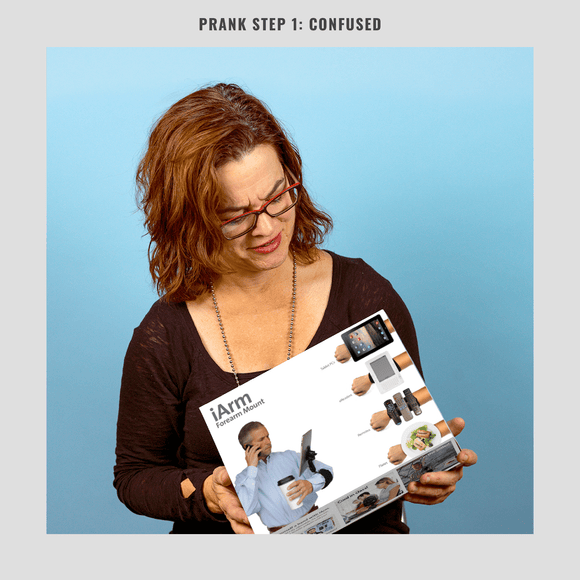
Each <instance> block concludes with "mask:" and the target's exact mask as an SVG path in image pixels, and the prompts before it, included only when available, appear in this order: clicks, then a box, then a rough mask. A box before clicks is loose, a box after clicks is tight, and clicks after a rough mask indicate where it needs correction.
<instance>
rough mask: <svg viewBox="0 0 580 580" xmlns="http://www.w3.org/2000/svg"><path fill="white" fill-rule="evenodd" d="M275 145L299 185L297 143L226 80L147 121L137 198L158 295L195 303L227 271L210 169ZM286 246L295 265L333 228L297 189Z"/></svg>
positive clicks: (312, 252) (310, 254)
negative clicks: (151, 122) (149, 127)
mask: <svg viewBox="0 0 580 580" xmlns="http://www.w3.org/2000/svg"><path fill="white" fill-rule="evenodd" d="M263 144H269V145H271V146H272V147H274V149H275V150H276V152H277V154H278V158H279V160H280V163H281V164H282V166H283V168H284V170H285V173H286V175H287V176H290V175H291V176H292V178H293V179H295V180H296V181H298V182H300V183H301V182H302V160H301V158H300V154H299V152H298V149H297V147H296V146H295V145H294V143H293V142H292V141H291V139H290V137H289V136H288V135H287V133H286V132H285V131H284V129H283V128H282V126H281V125H280V123H279V122H278V121H277V120H276V118H275V117H274V116H273V115H272V113H271V112H270V110H269V109H268V107H267V106H266V105H265V104H264V103H263V102H262V101H260V100H259V99H257V98H256V97H254V96H252V95H250V94H248V93H246V92H244V91H243V90H242V89H241V88H240V87H238V86H237V85H233V84H223V83H220V84H217V85H214V86H209V87H205V88H202V89H200V90H198V91H196V92H194V93H192V94H190V95H188V96H187V97H184V98H183V99H181V100H179V101H178V102H177V103H175V104H174V105H172V106H171V107H170V108H169V109H168V110H167V111H166V112H165V114H163V115H162V116H161V117H160V118H159V120H158V121H157V122H156V123H155V124H154V126H153V128H152V130H151V133H150V136H149V143H148V148H147V151H146V152H145V155H144V156H143V158H142V159H141V162H140V163H139V167H138V169H137V176H136V181H137V203H138V206H139V208H140V209H141V210H142V211H143V213H144V215H145V227H146V229H147V232H148V233H149V236H150V242H149V250H148V257H149V271H150V273H151V276H152V278H153V282H154V285H155V287H156V290H157V292H158V293H159V295H160V296H161V297H162V299H163V300H166V301H170V302H181V301H184V300H194V299H195V298H196V297H197V296H199V295H201V294H203V293H204V292H206V291H207V290H208V289H209V286H210V284H211V281H212V280H214V279H215V278H216V277H217V276H219V275H220V274H224V273H226V272H227V269H226V267H225V264H224V263H223V261H222V260H221V253H222V249H223V247H224V244H226V243H227V240H226V239H225V238H224V236H223V234H222V232H221V228H220V223H221V222H220V219H219V217H218V215H217V210H218V208H219V203H220V195H221V188H220V185H219V182H218V178H217V170H218V169H219V168H220V167H221V166H223V165H224V164H226V163H228V162H229V161H237V160H239V159H241V158H242V157H243V156H244V155H246V154H247V153H250V152H251V151H252V150H253V149H254V148H255V147H256V146H257V145H263ZM295 211H296V221H295V226H294V234H293V236H292V239H291V242H290V248H291V250H292V251H293V252H294V253H295V255H296V259H297V260H298V261H299V262H300V263H302V264H308V263H312V262H313V261H314V260H315V249H316V248H317V247H318V246H320V244H321V243H322V242H323V240H324V236H325V235H326V234H327V233H328V232H329V231H330V230H331V229H332V219H331V218H330V216H329V215H328V214H326V213H325V212H324V211H322V210H321V209H319V208H318V207H317V206H316V205H315V203H314V202H313V201H312V200H311V198H310V196H309V195H308V193H307V191H306V189H305V188H304V187H302V188H301V192H300V201H299V203H298V204H297V205H296V206H295Z"/></svg>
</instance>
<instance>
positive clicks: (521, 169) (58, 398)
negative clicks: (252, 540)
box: [47, 48, 533, 534]
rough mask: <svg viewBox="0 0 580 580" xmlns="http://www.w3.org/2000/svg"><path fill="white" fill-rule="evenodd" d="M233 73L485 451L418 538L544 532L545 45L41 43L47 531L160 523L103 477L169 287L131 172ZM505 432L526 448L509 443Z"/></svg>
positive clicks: (151, 528)
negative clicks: (539, 50)
mask: <svg viewBox="0 0 580 580" xmlns="http://www.w3.org/2000/svg"><path fill="white" fill-rule="evenodd" d="M221 81H227V82H235V83H238V84H240V85H241V86H242V87H244V88H246V89H247V90H249V91H250V92H252V93H254V94H255V95H256V96H258V97H259V98H261V99H263V100H264V101H265V102H266V103H268V105H269V106H270V107H271V108H272V110H273V112H274V114H275V115H276V116H277V117H278V118H279V119H280V120H281V121H282V122H283V123H284V124H285V126H286V127H287V128H288V129H289V131H290V133H291V134H292V135H293V137H294V139H295V141H296V142H297V144H298V146H299V148H300V151H301V154H302V157H303V160H304V163H305V168H304V175H305V183H306V185H307V186H308V188H309V191H310V192H311V193H312V194H313V195H314V197H315V198H316V199H317V200H318V201H319V202H320V203H321V204H322V206H323V207H325V208H326V209H327V210H328V211H329V212H330V213H331V214H332V216H333V217H334V219H335V230H334V233H333V234H332V235H331V237H330V238H329V240H328V243H327V247H328V248H330V249H332V250H334V251H336V252H338V253H342V254H345V255H348V256H356V257H362V258H364V259H365V260H366V261H367V262H368V263H369V264H370V265H371V266H373V267H374V268H375V269H376V270H378V271H379V272H381V273H382V274H383V275H384V276H385V277H387V278H388V279H390V280H391V282H392V283H393V285H394V286H395V288H396V289H397V290H398V291H399V293H400V294H401V295H402V297H403V299H404V300H405V302H406V303H407V305H408V307H409V309H410V311H411V314H412V315H413V318H414V321H415V326H416V329H417V333H418V338H419V345H420V350H421V358H422V364H423V369H424V372H425V379H426V383H427V385H428V386H429V387H430V389H431V390H432V392H433V394H434V397H435V400H436V401H437V404H438V406H439V407H440V409H441V411H442V412H443V414H444V415H445V417H446V418H448V419H450V418H452V417H454V416H461V417H463V418H464V419H465V420H466V423H467V427H466V429H465V431H464V432H463V433H462V434H461V435H460V436H459V442H460V444H461V445H462V446H464V447H468V448H472V449H474V450H476V451H477V452H478V454H479V463H478V464H477V466H475V467H472V468H470V469H468V470H466V471H465V477H464V478H463V480H462V481H461V483H460V484H459V486H458V489H457V491H456V492H455V494H453V496H452V497H451V498H450V499H449V500H448V501H447V502H445V503H444V504H442V505H441V506H436V507H425V506H409V504H407V506H408V508H407V509H408V516H409V520H410V523H411V527H412V531H413V532H416V533H531V532H532V531H533V527H532V521H533V512H532V504H533V501H532V500H533V498H532V492H533V486H532V467H533V465H532V460H533V453H532V451H533V441H532V411H533V409H532V388H533V375H532V236H533V231H532V220H533V215H532V211H533V199H532V198H533V174H532V164H533V148H532V137H533V131H532V129H533V128H532V117H533V115H532V109H533V52H532V49H497V48H492V49H479V48H467V49H462V48H459V49H455V48H454V49H445V48H436V49H391V48H342V49H333V48H279V49H278V48H272V49H264V48H256V49H251V48H228V49H225V48H224V49H216V48H211V49H209V48H186V49H68V48H63V49H56V48H54V49H49V50H48V51H47V135H48V138H47V154H48V158H47V163H48V175H47V178H48V204H47V208H48V251H47V268H48V273H47V283H48V296H47V316H48V320H47V325H48V335H47V357H48V392H47V421H48V428H47V438H48V440H47V462H48V467H47V482H48V490H47V522H48V523H47V530H48V532H49V533H103V534H109V533H167V532H168V531H169V529H170V527H171V526H170V524H169V523H168V522H161V521H156V520H152V519H149V518H145V517H141V516H137V515H134V514H132V513H131V512H129V511H128V510H127V508H125V507H124V506H123V505H122V504H121V503H120V502H119V501H118V499H117V497H116V493H115V490H114V488H113V486H112V477H113V476H112V469H113V464H114V460H115V456H114V447H115V427H116V413H117V404H118V396H119V383H120V376H121V368H122V363H123V357H124V353H125V350H126V347H127V344H128V342H129V340H130V337H131V334H132V331H133V328H134V327H135V326H137V325H138V324H139V322H140V321H141V319H142V317H143V316H144V315H145V313H146V312H147V310H148V309H149V307H150V305H151V304H152V302H153V301H154V300H156V296H155V294H154V292H153V290H152V287H151V284H150V281H149V278H148V265H147V259H146V251H147V239H146V238H144V237H142V236H143V233H144V230H143V227H142V225H141V222H140V217H139V215H138V214H137V213H136V212H135V204H134V191H135V189H134V172H135V168H136V165H137V162H138V160H139V157H140V154H141V153H142V151H143V147H144V145H145V142H146V138H147V134H148V131H149V128H150V127H151V124H152V123H153V121H154V120H155V119H156V118H157V117H158V116H159V115H160V114H162V112H163V111H164V110H165V109H166V108H167V107H169V106H170V105H171V104H172V103H173V102H175V101H176V100H178V99H179V98H181V97H182V96H185V95H186V94H188V93H189V92H191V91H193V90H195V89H196V88H198V87H199V86H201V85H203V84H207V83H214V82H221ZM514 440H515V441H517V446H514V445H513V443H514Z"/></svg>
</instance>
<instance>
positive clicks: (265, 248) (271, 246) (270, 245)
mask: <svg viewBox="0 0 580 580" xmlns="http://www.w3.org/2000/svg"><path fill="white" fill-rule="evenodd" d="M281 242H282V232H280V233H279V234H278V235H277V236H276V237H275V238H273V239H271V240H270V241H269V242H266V243H265V244H262V245H261V246H256V247H255V248H251V249H252V250H253V251H254V252H258V253H259V254H269V253H270V252H274V251H275V250H277V249H278V246H279V245H280V243H281Z"/></svg>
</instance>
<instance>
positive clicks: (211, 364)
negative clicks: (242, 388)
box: [180, 249, 339, 386]
mask: <svg viewBox="0 0 580 580" xmlns="http://www.w3.org/2000/svg"><path fill="white" fill-rule="evenodd" d="M324 251H325V252H326V253H327V254H329V255H330V257H331V258H332V280H331V283H330V284H331V285H330V294H329V295H328V302H327V303H326V307H325V309H324V314H323V315H322V319H321V320H320V324H319V325H318V328H317V329H316V332H315V333H314V335H313V337H312V339H311V340H310V342H309V343H308V346H307V347H306V350H308V349H309V348H310V347H311V346H312V345H313V344H317V342H316V341H317V340H318V336H319V334H320V333H321V332H322V329H323V328H324V327H325V325H326V324H328V320H329V318H330V317H331V312H330V308H329V306H330V304H332V303H333V302H334V299H335V295H336V293H337V291H338V278H339V271H338V259H337V256H336V254H335V253H334V252H331V251H330V250H326V249H325V250H324ZM180 307H181V310H182V315H183V316H185V317H186V318H187V320H188V328H189V330H190V332H191V333H192V335H193V342H194V353H195V354H196V355H197V356H198V357H199V358H200V361H202V363H203V364H204V365H205V366H206V368H208V369H209V370H210V371H211V372H212V373H213V374H214V375H215V376H216V377H218V378H219V379H220V380H222V381H224V382H227V383H228V384H230V383H233V384H234V385H235V378H234V374H233V373H232V372H228V371H224V370H223V369H222V368H221V367H220V366H219V365H218V364H217V363H216V362H215V361H214V359H213V358H212V357H211V356H210V355H209V353H208V352H207V350H206V348H205V346H204V344H203V342H202V340H201V336H200V334H199V331H198V330H197V326H195V322H194V321H193V318H192V317H191V315H190V314H189V310H188V309H187V304H186V303H185V302H180ZM269 370H272V369H264V370H263V371H251V372H246V373H237V375H238V380H239V381H240V384H242V383H245V382H247V381H249V380H251V379H255V378H256V377H259V376H260V375H261V374H263V373H265V372H268V371H269ZM235 386H237V385H235Z"/></svg>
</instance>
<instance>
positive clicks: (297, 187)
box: [220, 182, 301, 240]
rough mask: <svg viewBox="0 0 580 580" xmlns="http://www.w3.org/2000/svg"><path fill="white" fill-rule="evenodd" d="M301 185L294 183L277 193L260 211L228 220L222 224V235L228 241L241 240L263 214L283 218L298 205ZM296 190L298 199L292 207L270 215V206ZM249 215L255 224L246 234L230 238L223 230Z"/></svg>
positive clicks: (249, 229) (246, 232)
mask: <svg viewBox="0 0 580 580" xmlns="http://www.w3.org/2000/svg"><path fill="white" fill-rule="evenodd" d="M300 185H301V184H300V183H298V182H296V183H293V184H292V185H290V186H288V187H287V188H286V189H285V190H284V191H281V192H280V193H277V194H276V195H275V196H274V197H273V198H272V199H269V200H268V201H267V202H266V203H265V204H264V205H263V206H262V207H261V208H260V209H255V210H252V211H247V212H246V213H243V214H241V215H238V216H236V217H235V218H232V219H230V220H226V221H225V222H222V223H221V225H220V227H221V228H222V234H223V235H224V237H225V239H226V240H235V239H236V238H241V237H242V236H245V235H246V234H249V233H250V232H251V231H252V230H253V229H254V228H255V227H256V224H257V223H258V218H259V217H260V216H261V215H262V214H263V213H267V214H268V215H269V216H270V217H278V216H281V215H282V214H284V213H286V212H287V211H290V210H291V209H292V208H293V207H294V206H295V205H296V204H297V203H298V198H299V197H300ZM294 188H296V191H297V194H296V199H295V200H294V203H293V204H292V205H289V206H288V207H287V208H285V209H283V210H282V211H279V212H278V213H270V212H269V211H268V206H269V205H270V204H271V203H272V202H273V201H276V200H277V199H278V198H279V197H280V196H281V195H284V194H285V193H286V192H288V191H290V190H291V189H294ZM248 215H253V216H254V223H253V224H252V226H251V227H250V228H248V229H247V230H246V231H245V232H243V233H241V234H237V235H235V236H232V237H228V236H227V235H226V234H225V232H224V230H223V228H224V226H226V225H228V224H229V223H231V222H234V221H236V220H239V219H240V218H243V217H246V216H248Z"/></svg>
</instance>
